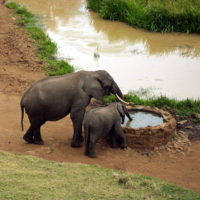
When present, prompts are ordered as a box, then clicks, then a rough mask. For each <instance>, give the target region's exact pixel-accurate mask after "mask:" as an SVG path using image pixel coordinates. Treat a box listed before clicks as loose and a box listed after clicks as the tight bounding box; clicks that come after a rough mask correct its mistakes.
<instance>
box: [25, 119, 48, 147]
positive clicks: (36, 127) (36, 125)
mask: <svg viewBox="0 0 200 200" xmlns="http://www.w3.org/2000/svg"><path fill="white" fill-rule="evenodd" d="M29 119H30V123H31V127H32V129H33V133H34V139H33V143H34V144H39V145H43V144H44V141H43V140H42V137H41V132H40V127H41V126H42V125H43V124H44V123H45V120H44V119H43V117H42V116H34V118H31V117H30V118H29Z"/></svg>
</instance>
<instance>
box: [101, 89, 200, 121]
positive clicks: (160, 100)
mask: <svg viewBox="0 0 200 200" xmlns="http://www.w3.org/2000/svg"><path fill="white" fill-rule="evenodd" d="M124 99H125V101H126V102H134V103H135V105H146V106H150V107H158V108H160V109H164V110H168V111H170V110H171V112H173V113H174V114H176V115H179V116H180V119H188V120H191V121H193V122H200V120H198V119H196V118H195V117H194V115H195V114H196V113H199V114H200V100H199V99H198V100H193V99H185V100H177V99H175V98H168V97H166V96H163V95H160V96H155V95H151V91H150V89H148V88H147V89H143V88H141V89H139V90H137V91H130V92H129V93H128V94H127V95H125V96H124ZM104 101H105V102H106V103H111V102H116V101H118V99H117V98H116V97H115V95H113V94H111V95H108V96H105V97H104Z"/></svg>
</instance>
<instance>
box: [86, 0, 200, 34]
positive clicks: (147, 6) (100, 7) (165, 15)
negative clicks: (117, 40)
mask: <svg viewBox="0 0 200 200" xmlns="http://www.w3.org/2000/svg"><path fill="white" fill-rule="evenodd" d="M88 7H89V8H91V9H93V10H94V11H95V12H97V13H99V14H100V16H101V17H102V18H104V19H110V20H119V21H122V22H126V23H128V24H130V25H131V26H133V27H134V28H144V29H145V30H150V31H153V32H175V31H176V32H187V33H200V1H199V0H89V6H88Z"/></svg>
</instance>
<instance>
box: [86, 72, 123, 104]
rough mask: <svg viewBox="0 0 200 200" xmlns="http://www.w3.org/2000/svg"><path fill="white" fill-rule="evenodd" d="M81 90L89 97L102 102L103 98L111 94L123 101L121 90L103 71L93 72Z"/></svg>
mask: <svg viewBox="0 0 200 200" xmlns="http://www.w3.org/2000/svg"><path fill="white" fill-rule="evenodd" d="M83 90H84V91H85V93H86V94H87V95H89V96H90V97H94V98H95V99H97V100H99V101H101V102H103V96H105V95H108V94H110V92H111V93H113V94H114V95H118V96H119V97H120V98H121V99H123V95H122V92H121V90H120V89H119V87H118V85H117V83H116V82H115V81H114V79H113V78H112V77H111V76H110V74H108V73H107V72H106V71H104V70H99V71H95V72H94V73H93V74H92V75H91V76H89V77H87V78H86V80H85V82H84V84H83Z"/></svg>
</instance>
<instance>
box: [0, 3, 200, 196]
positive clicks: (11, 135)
mask: <svg viewBox="0 0 200 200" xmlns="http://www.w3.org/2000/svg"><path fill="white" fill-rule="evenodd" d="M2 2H3V0H0V3H2ZM15 21H16V19H15V16H13V15H12V14H11V10H9V9H7V8H6V7H5V6H4V5H2V4H0V27H1V29H0V113H1V114H0V138H1V140H0V149H1V150H5V151H12V152H19V153H20V154H32V155H35V156H38V157H41V158H44V159H47V160H54V161H59V162H78V163H84V164H89V165H99V166H102V167H107V168H112V169H116V170H122V171H126V172H133V173H140V174H145V175H149V176H154V177H157V178H160V179H163V180H165V181H168V182H171V183H175V184H178V185H181V186H184V187H186V188H189V189H192V190H194V191H195V192H197V193H199V194H200V178H199V177H200V141H198V140H197V141H193V142H192V145H193V146H192V147H191V148H190V149H189V151H187V152H185V156H184V155H182V156H181V155H180V154H175V155H174V156H173V157H170V155H171V153H169V152H166V151H164V150H163V152H161V154H162V155H158V154H155V153H154V154H153V155H152V156H151V157H148V156H146V155H142V154H141V153H140V154H137V153H136V150H135V149H130V148H129V149H127V150H122V149H111V148H110V147H108V146H98V147H97V155H98V158H96V159H91V158H88V157H87V156H85V155H84V146H83V147H82V148H78V149H75V148H71V146H70V142H71V138H72V134H73V127H72V123H71V120H70V118H69V116H67V117H66V118H64V119H62V120H60V121H57V122H48V123H46V124H45V125H44V126H43V127H42V137H43V140H44V142H45V145H43V146H38V145H34V144H27V143H26V142H25V141H24V140H23V139H22V137H23V135H24V133H25V132H22V131H21V124H20V120H21V110H20V106H19V104H20V100H21V97H22V95H23V93H24V92H25V91H26V89H27V88H28V87H29V86H30V85H31V84H32V83H33V82H34V81H36V80H39V79H41V78H43V77H45V74H44V72H43V71H42V70H40V67H41V65H42V64H43V63H42V62H41V61H40V60H39V59H37V58H35V57H34V56H31V55H34V53H35V52H36V49H35V47H33V45H32V43H33V41H32V40H31V39H29V38H28V37H27V35H26V34H25V31H24V30H23V29H21V28H19V27H17V26H16V25H14V23H15ZM28 127H29V122H28V118H27V116H26V115H25V119H24V129H25V130H27V129H28ZM140 152H142V151H140Z"/></svg>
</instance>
